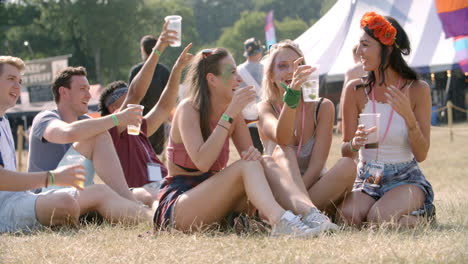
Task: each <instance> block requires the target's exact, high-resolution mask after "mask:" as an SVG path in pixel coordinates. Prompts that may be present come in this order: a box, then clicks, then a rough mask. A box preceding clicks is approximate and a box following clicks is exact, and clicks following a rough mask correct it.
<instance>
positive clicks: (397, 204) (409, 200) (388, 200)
mask: <svg viewBox="0 0 468 264" xmlns="http://www.w3.org/2000/svg"><path fill="white" fill-rule="evenodd" d="M424 200H425V194H424V192H423V191H422V190H421V189H420V188H419V187H418V186H415V185H411V184H405V185H400V186H398V187H395V188H393V189H391V190H390V191H388V192H386V193H385V194H384V196H382V198H380V199H379V200H378V201H377V202H376V203H375V204H374V205H373V206H372V208H371V209H370V210H369V213H368V214H367V221H369V222H371V223H377V224H382V223H384V222H388V223H392V224H394V225H399V224H401V225H406V224H407V225H408V226H413V225H414V224H415V221H414V220H415V219H412V218H411V217H409V216H405V218H403V219H401V217H402V216H403V215H408V214H409V213H410V212H412V211H414V210H417V209H419V208H421V207H422V206H423V204H424ZM400 219H401V221H400Z"/></svg>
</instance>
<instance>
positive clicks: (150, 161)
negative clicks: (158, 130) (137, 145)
mask: <svg viewBox="0 0 468 264" xmlns="http://www.w3.org/2000/svg"><path fill="white" fill-rule="evenodd" d="M140 133H141V132H140ZM136 137H137V138H138V140H139V141H140V142H141V145H142V146H143V148H144V149H145V153H146V157H147V158H148V162H149V163H153V160H152V159H151V156H150V154H149V151H148V149H147V148H146V146H145V142H144V141H143V139H141V138H140V135H138V136H136ZM146 140H148V139H147V138H146Z"/></svg>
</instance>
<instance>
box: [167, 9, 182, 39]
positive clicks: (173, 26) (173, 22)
mask: <svg viewBox="0 0 468 264" xmlns="http://www.w3.org/2000/svg"><path fill="white" fill-rule="evenodd" d="M164 20H165V21H168V22H169V24H168V25H167V29H170V30H174V31H177V41H175V42H174V43H173V44H170V46H171V47H180V46H181V45H182V17H181V16H167V17H165V18H164Z"/></svg>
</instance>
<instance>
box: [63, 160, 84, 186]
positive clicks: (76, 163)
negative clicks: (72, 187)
mask: <svg viewBox="0 0 468 264" xmlns="http://www.w3.org/2000/svg"><path fill="white" fill-rule="evenodd" d="M66 160H67V161H68V164H71V165H79V166H80V167H78V168H83V169H84V167H83V162H84V161H85V157H83V156H81V155H70V156H67V157H66ZM74 183H75V184H76V185H78V186H80V188H81V189H83V188H84V181H81V180H76V181H74Z"/></svg>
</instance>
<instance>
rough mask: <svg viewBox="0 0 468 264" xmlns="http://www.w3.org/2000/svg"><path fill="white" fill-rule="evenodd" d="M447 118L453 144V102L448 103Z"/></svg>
mask: <svg viewBox="0 0 468 264" xmlns="http://www.w3.org/2000/svg"><path fill="white" fill-rule="evenodd" d="M447 118H448V127H449V131H450V142H453V130H452V125H453V104H452V101H450V100H449V101H447Z"/></svg>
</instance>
